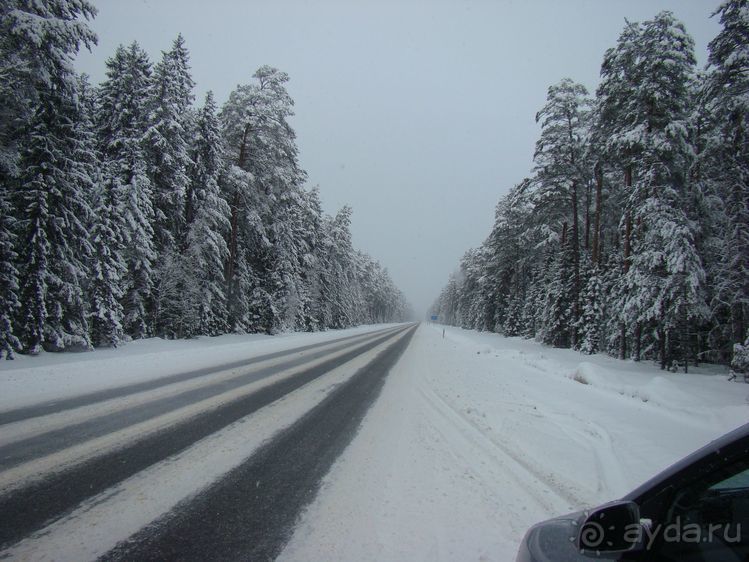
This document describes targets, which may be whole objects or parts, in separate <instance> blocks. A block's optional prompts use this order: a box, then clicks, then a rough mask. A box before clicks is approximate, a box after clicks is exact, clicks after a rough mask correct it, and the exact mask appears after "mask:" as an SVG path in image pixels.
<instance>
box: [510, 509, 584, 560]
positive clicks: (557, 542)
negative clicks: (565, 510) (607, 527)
mask: <svg viewBox="0 0 749 562" xmlns="http://www.w3.org/2000/svg"><path fill="white" fill-rule="evenodd" d="M586 515H587V512H585V511H578V512H575V513H570V514H569V515H562V516H561V517H555V518H554V519H549V520H548V521H544V522H542V523H538V524H537V525H534V526H533V527H531V528H530V529H529V530H528V532H527V533H526V534H525V537H523V542H521V543H520V551H519V552H518V556H517V562H585V561H589V560H590V558H587V557H585V556H583V555H582V554H580V551H579V550H578V548H577V546H576V539H577V533H578V529H579V528H580V525H581V524H582V522H583V521H584V520H585V517H586Z"/></svg>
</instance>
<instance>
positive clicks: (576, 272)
mask: <svg viewBox="0 0 749 562" xmlns="http://www.w3.org/2000/svg"><path fill="white" fill-rule="evenodd" d="M577 205H578V201H577V181H573V182H572V263H573V289H572V320H573V322H572V329H571V330H570V331H571V333H572V346H573V347H575V346H576V345H577V329H576V328H575V326H577V322H578V320H579V318H580V235H579V229H580V225H579V219H578V209H577Z"/></svg>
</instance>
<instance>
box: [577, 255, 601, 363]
mask: <svg viewBox="0 0 749 562" xmlns="http://www.w3.org/2000/svg"><path fill="white" fill-rule="evenodd" d="M584 269H585V272H584V275H583V277H584V279H585V280H586V281H585V285H584V286H583V291H582V294H581V296H580V309H581V312H580V320H579V323H578V332H579V334H580V344H579V346H578V349H579V350H580V351H582V352H583V353H586V354H588V355H592V354H593V353H597V352H598V351H600V350H601V349H602V347H603V339H604V328H605V310H606V306H605V305H606V295H607V292H606V287H605V284H604V277H603V275H602V274H601V271H600V269H601V268H600V266H599V265H592V264H589V263H588V262H587V261H586V262H585V265H584Z"/></svg>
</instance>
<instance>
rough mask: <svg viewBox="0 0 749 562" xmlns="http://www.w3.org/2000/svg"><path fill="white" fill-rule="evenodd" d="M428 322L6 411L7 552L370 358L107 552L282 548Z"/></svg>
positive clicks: (2, 532) (1, 443)
mask: <svg viewBox="0 0 749 562" xmlns="http://www.w3.org/2000/svg"><path fill="white" fill-rule="evenodd" d="M414 330H415V326H413V325H407V326H399V327H395V328H388V329H384V330H377V331H374V332H368V333H366V334H362V335H356V336H350V337H347V338H340V339H337V340H331V341H326V342H324V343H319V344H314V345H307V346H303V347H298V348H294V349H291V350H285V351H281V352H277V353H272V354H266V355H262V356H256V357H252V358H251V359H248V360H246V361H242V362H236V363H232V364H224V365H217V366H216V367H214V368H210V369H201V370H196V371H193V372H188V373H181V374H178V375H171V376H168V377H163V378H160V379H156V380H151V381H148V382H143V383H138V384H133V385H129V386H123V387H119V388H114V389H108V390H105V391H100V392H96V393H92V394H88V395H84V396H78V397H75V398H70V399H65V400H60V401H56V402H49V403H43V404H38V405H35V406H31V407H25V408H19V409H17V410H13V411H6V412H0V559H2V558H4V557H9V558H14V557H24V556H28V555H29V554H28V553H29V552H33V549H32V550H31V551H29V550H24V548H26V549H28V548H29V547H33V543H34V541H35V540H36V539H35V537H39V536H44V535H45V534H47V535H48V534H49V532H48V531H47V529H48V528H49V527H50V525H52V524H54V523H55V522H59V521H61V520H65V519H66V518H68V519H70V516H71V513H73V512H74V511H75V510H76V508H78V507H79V506H80V505H81V504H82V502H89V503H90V502H91V501H92V499H93V500H97V498H99V497H102V498H106V496H107V491H108V490H110V489H112V488H113V487H115V486H116V485H118V484H119V483H121V482H123V481H125V480H126V479H128V478H130V477H132V476H133V475H137V474H138V473H140V472H141V471H144V470H145V469H147V468H149V467H153V466H155V465H158V464H159V463H165V462H166V463H168V462H169V461H170V458H172V457H174V456H175V455H178V454H179V453H181V452H183V451H185V450H187V449H188V448H190V447H192V446H194V445H195V444H196V443H199V442H201V440H204V439H206V438H208V437H210V436H212V435H215V434H217V432H219V431H221V430H223V429H224V428H227V427H229V426H231V425H232V424H234V423H235V422H238V421H239V420H242V419H243V418H245V417H247V416H249V415H250V414H253V413H255V412H258V411H259V410H261V409H263V408H264V407H266V406H268V405H270V404H273V403H275V402H277V401H280V400H282V399H283V398H285V397H287V398H288V397H289V395H290V393H294V391H300V390H301V391H303V390H304V389H305V388H307V387H306V386H305V385H310V384H311V383H313V382H314V381H317V380H318V379H322V378H323V377H324V376H325V375H326V374H329V373H331V372H334V371H337V372H340V371H342V370H345V368H346V367H347V366H348V365H352V367H351V369H352V370H353V369H354V367H353V365H356V367H355V371H354V372H353V373H352V374H351V375H350V376H347V377H346V378H345V380H343V382H341V383H339V384H335V385H334V386H333V387H331V388H332V390H330V391H329V392H327V394H325V397H324V398H323V399H322V400H321V401H320V402H319V403H317V404H316V405H314V406H313V407H312V408H311V409H309V410H307V411H306V413H304V414H303V415H301V417H299V418H298V419H296V420H292V421H290V422H289V424H288V425H287V426H286V427H285V429H283V430H281V431H279V432H278V433H277V434H275V435H274V436H273V438H272V439H270V440H269V441H267V442H265V443H264V444H263V445H262V446H260V447H259V448H258V449H257V450H255V451H254V452H253V453H252V454H251V455H250V456H249V457H248V458H246V459H244V460H243V461H242V462H241V463H240V464H239V465H237V466H235V467H234V468H233V469H231V470H230V471H229V472H227V473H226V474H224V475H223V476H221V477H219V478H218V479H217V480H215V481H214V482H213V483H212V484H210V485H209V486H207V487H205V488H202V489H201V490H199V491H197V493H196V494H194V495H191V496H189V497H188V498H186V499H184V500H183V501H181V502H180V503H178V504H177V505H176V506H175V507H174V508H172V509H171V510H169V511H167V512H166V513H164V514H162V515H161V516H160V517H158V518H157V519H156V520H154V521H151V522H150V523H149V524H148V525H146V526H145V527H143V528H141V529H140V530H139V531H137V532H136V533H135V534H133V535H131V536H130V537H129V538H128V539H127V540H124V541H122V542H120V543H119V544H116V545H112V546H114V548H112V549H111V550H109V551H108V552H104V553H100V554H101V556H102V558H104V559H109V560H133V559H139V560H141V559H143V560H148V559H152V560H166V559H170V560H171V559H180V560H190V559H191V560H218V559H220V560H234V559H241V560H268V559H272V558H274V557H275V556H276V555H277V554H278V553H279V552H280V550H281V548H282V547H283V545H284V544H285V542H286V541H287V540H288V538H289V537H290V535H291V532H292V530H293V526H294V523H295V521H296V519H297V517H298V515H299V513H300V511H301V510H302V508H303V507H304V506H305V505H307V504H308V503H309V502H311V501H312V499H313V498H314V496H315V493H316V492H317V489H318V486H319V483H320V481H321V479H322V478H323V476H325V474H326V473H327V472H328V470H329V469H330V467H331V465H332V464H333V462H334V461H335V459H336V458H337V457H338V456H339V455H340V454H341V452H342V451H343V450H344V449H345V447H346V446H347V445H348V443H349V442H350V441H351V439H352V438H353V436H354V435H355V433H356V431H357V429H358V427H359V425H360V423H361V420H362V419H363V417H364V415H365V414H366V412H367V410H368V409H369V407H370V405H371V404H372V403H373V402H374V400H375V399H376V398H377V396H378V395H379V392H380V389H381V388H382V385H383V384H384V381H385V378H386V376H387V373H388V372H389V370H390V369H391V367H392V366H393V365H394V364H395V363H396V362H397V361H398V358H399V357H400V356H401V354H402V353H403V352H404V350H405V349H406V348H407V346H408V344H409V342H410V339H411V336H412V335H413V332H414ZM363 359H366V362H365V363H361V361H362V360H363ZM357 361H358V363H357ZM297 394H298V393H296V394H293V395H292V396H296V395H297ZM102 501H104V500H102ZM19 544H22V545H23V546H24V548H19V546H18V545H19ZM32 556H33V555H32Z"/></svg>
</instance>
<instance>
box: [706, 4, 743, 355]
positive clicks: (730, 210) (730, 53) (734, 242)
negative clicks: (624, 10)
mask: <svg viewBox="0 0 749 562" xmlns="http://www.w3.org/2000/svg"><path fill="white" fill-rule="evenodd" d="M713 15H714V16H718V18H719V20H720V24H721V26H722V29H721V31H720V32H719V33H718V35H717V36H716V37H715V38H714V39H713V40H712V41H711V42H710V44H709V46H708V47H709V59H708V60H709V67H708V74H707V78H706V81H705V84H704V88H703V98H704V103H705V105H706V107H707V112H708V115H709V121H710V124H709V125H710V129H711V130H710V131H709V132H708V133H707V136H708V142H707V149H706V151H705V152H706V159H705V160H706V166H707V170H705V171H704V173H705V174H706V175H707V176H709V183H710V184H711V188H712V189H713V190H714V194H715V195H716V196H717V199H718V201H719V202H720V205H715V210H716V212H715V214H714V220H715V223H716V224H715V227H716V231H717V232H716V237H717V238H718V239H719V244H718V245H717V246H718V248H717V249H718V250H719V254H718V260H717V263H716V265H715V267H714V268H713V270H712V271H711V279H712V281H713V283H714V287H713V288H714V295H713V299H712V306H711V308H712V315H713V317H714V318H716V319H723V318H726V317H727V322H725V321H724V323H725V324H726V329H724V330H721V332H724V333H725V336H724V337H725V340H724V341H720V342H716V343H717V344H718V345H719V346H720V347H724V348H725V349H727V350H729V353H730V350H732V349H733V348H734V345H735V344H739V343H741V342H742V340H743V338H744V337H745V334H746V333H747V328H748V327H749V142H748V141H747V139H749V42H748V41H747V38H748V37H749V3H748V2H747V1H746V0H727V1H726V2H724V3H723V4H721V6H720V7H719V8H718V9H717V10H716V11H715V13H714V14H713ZM717 322H718V324H721V321H720V320H717ZM719 328H720V326H719ZM726 340H727V341H726ZM721 344H722V345H721Z"/></svg>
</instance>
